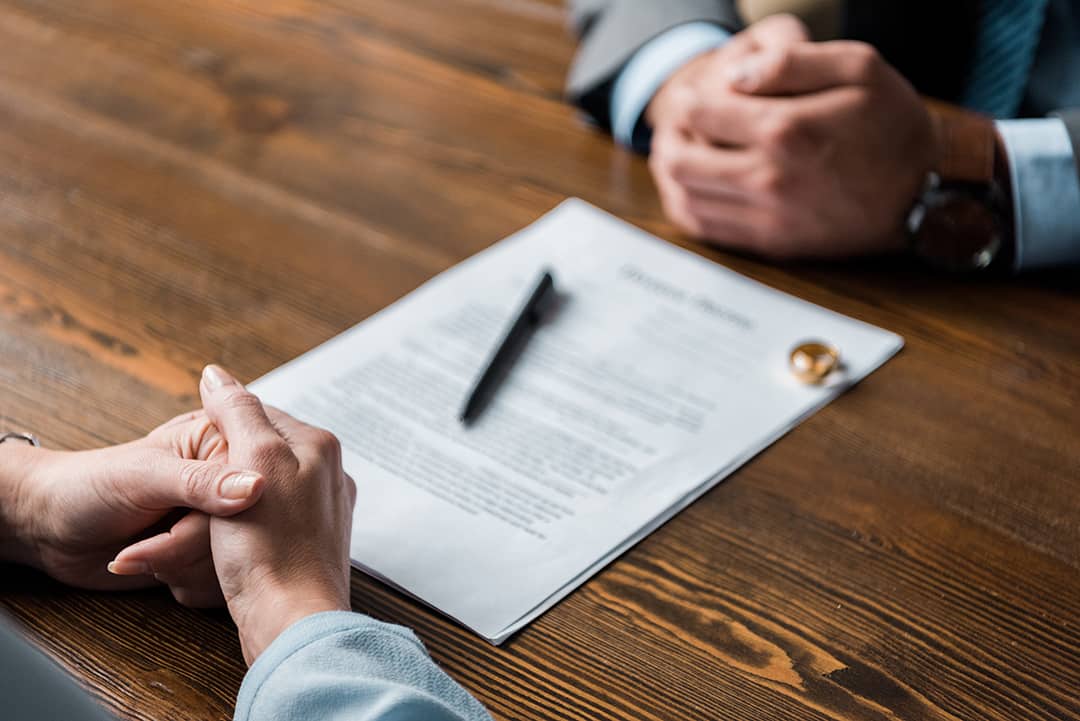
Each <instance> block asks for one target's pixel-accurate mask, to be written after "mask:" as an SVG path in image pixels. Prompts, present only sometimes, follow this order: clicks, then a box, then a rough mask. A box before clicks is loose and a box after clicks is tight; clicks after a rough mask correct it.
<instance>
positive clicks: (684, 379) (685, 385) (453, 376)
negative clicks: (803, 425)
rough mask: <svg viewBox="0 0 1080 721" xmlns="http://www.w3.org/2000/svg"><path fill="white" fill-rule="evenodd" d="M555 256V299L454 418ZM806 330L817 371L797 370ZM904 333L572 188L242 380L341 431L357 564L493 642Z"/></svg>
mask: <svg viewBox="0 0 1080 721" xmlns="http://www.w3.org/2000/svg"><path fill="white" fill-rule="evenodd" d="M545 268H549V269H551V270H552V271H553V274H554V276H555V282H556V287H557V289H558V291H559V292H560V296H561V298H562V302H561V304H560V307H559V308H558V310H557V312H555V314H554V316H553V317H552V318H550V320H549V321H547V322H546V323H545V324H544V325H543V326H541V327H540V329H539V330H538V331H537V332H536V334H535V335H534V336H533V337H532V339H531V340H530V341H529V344H528V345H527V346H526V348H525V350H524V352H523V354H522V355H521V357H520V358H519V359H518V361H517V363H516V364H515V365H514V366H513V367H512V369H511V371H510V373H509V376H508V377H507V379H506V381H505V384H504V385H502V386H501V387H500V388H499V390H498V391H497V392H496V394H495V396H494V398H493V400H492V402H491V404H490V405H489V406H488V407H487V409H486V410H485V412H484V413H483V414H482V415H481V416H480V417H479V419H478V420H477V421H476V422H475V423H474V424H473V425H472V426H470V427H469V428H467V429H466V428H463V427H462V426H461V425H460V423H459V421H458V413H459V411H460V409H461V406H462V403H463V401H464V400H465V397H466V395H467V394H468V391H469V389H470V387H471V385H472V383H473V382H474V381H475V379H476V377H477V375H478V374H479V373H480V371H481V370H482V368H483V366H484V364H485V361H486V359H487V357H488V356H489V355H490V354H491V352H492V350H493V347H494V346H495V345H496V344H497V343H498V340H499V338H500V337H501V335H502V333H503V331H504V330H505V328H506V326H507V324H508V323H509V322H510V321H511V319H512V317H513V316H514V314H515V312H516V311H517V310H518V308H519V306H520V305H521V303H522V302H523V301H524V299H525V296H526V295H527V294H528V292H529V291H530V290H531V288H532V287H533V285H534V284H535V282H536V280H537V278H538V276H539V274H540V272H541V271H542V269H545ZM813 339H821V340H825V341H827V342H829V343H831V344H833V345H835V346H836V347H837V348H839V349H840V351H841V353H842V358H843V367H842V371H840V372H839V374H838V375H837V376H836V377H835V378H834V379H832V381H831V382H830V383H829V384H827V385H826V386H825V387H811V386H805V385H802V384H800V383H799V382H797V381H796V380H795V379H794V378H793V377H792V376H791V374H790V372H789V370H788V355H789V353H790V351H791V349H792V348H793V347H794V346H795V345H797V344H798V343H800V342H802V341H806V340H813ZM902 345H903V341H902V340H901V339H900V338H899V337H898V336H896V335H894V334H892V333H887V332H885V331H882V330H880V329H878V328H874V327H872V326H869V325H866V324H864V323H861V322H859V321H855V320H852V319H850V318H846V317H844V316H841V315H837V314H835V313H832V312H830V311H827V310H824V309H822V308H820V307H818V306H815V305H811V304H809V303H805V302H803V301H800V300H798V299H796V298H793V297H791V296H788V295H785V294H784V293H781V292H779V291H776V290H773V289H771V288H768V287H766V286H763V285H760V284H758V283H756V282H754V281H751V280H749V279H747V278H744V277H742V276H740V275H738V274H736V273H733V272H731V271H729V270H726V269H725V268H723V267H721V266H718V265H716V264H715V263H712V262H709V261H707V260H705V259H703V258H701V257H699V256H697V255H694V254H693V253H690V252H687V251H684V250H682V249H680V248H677V247H675V246H672V245H670V244H668V243H665V242H663V241H661V240H659V239H657V238H654V237H652V236H650V235H648V234H646V233H644V232H643V231H641V230H638V229H636V228H634V227H632V226H630V225H627V224H625V223H623V222H621V221H619V220H617V219H615V218H613V217H611V216H610V215H607V214H606V213H604V212H602V211H600V210H598V209H596V208H594V207H592V206H590V205H587V204H586V203H584V202H582V201H578V200H570V201H567V202H565V203H563V204H562V205H561V206H559V207H558V208H557V209H556V210H554V211H552V212H551V213H549V214H548V215H546V216H545V217H544V218H542V219H541V220H539V221H537V222H536V223H534V224H533V225H532V226H530V227H528V228H526V229H525V230H523V231H521V232H520V233H518V234H516V235H514V236H512V237H510V238H508V239H507V240H504V241H502V242H501V243H498V244H496V245H494V246H492V247H491V248H489V249H488V250H486V251H484V252H482V253H480V254H478V255H476V256H474V257H473V258H471V259H469V260H467V261H466V262H464V263H462V264H460V265H458V266H456V267H454V268H452V269H450V270H448V271H446V272H445V273H443V274H441V275H439V276H438V277H436V278H434V279H433V280H431V281H429V282H428V283H427V284H425V285H424V286H422V287H421V288H419V289H418V290H416V291H415V292H413V293H411V294H410V295H408V296H407V297H405V298H404V299H402V300H400V301H398V302H397V303H395V304H394V305H392V306H390V307H389V308H387V309H386V310H384V311H382V312H381V313H379V314H377V315H375V316H373V317H372V318H370V319H368V320H366V321H364V322H363V323H361V324H360V325H358V326H356V327H355V328H353V329H351V330H349V331H347V332H345V333H343V334H342V335H340V336H338V337H337V338H335V339H333V340H331V341H329V342H328V343H326V344H324V345H322V346H320V347H319V348H316V349H315V350H313V351H311V352H309V353H307V354H306V355H304V356H302V357H300V358H298V359H297V360H295V361H293V362H291V363H289V364H288V365H286V366H284V367H282V368H279V369H278V370H276V371H274V372H272V373H271V374H269V375H268V376H266V377H264V378H262V379H261V380H259V381H258V382H256V383H255V384H253V385H252V390H253V391H254V392H255V393H257V394H258V395H259V396H260V397H261V398H262V399H263V401H265V402H266V403H269V404H272V405H275V406H277V407H279V408H282V409H283V410H285V411H287V412H289V413H292V414H294V415H296V416H297V417H299V418H301V419H303V420H305V421H307V422H309V423H312V424H315V425H318V426H322V427H325V428H328V429H330V430H331V431H333V432H334V433H336V434H337V435H338V437H339V438H340V439H341V441H342V444H343V446H344V458H345V468H346V470H347V471H348V472H349V473H350V475H352V477H353V478H354V479H355V480H356V483H357V487H358V493H357V499H358V500H357V503H356V513H355V517H354V522H353V523H354V525H353V537H352V558H353V562H354V564H355V565H356V566H357V567H358V568H360V569H361V570H363V571H366V572H368V573H370V574H372V575H374V576H376V577H378V578H381V579H384V580H385V581H387V582H389V583H390V584H392V585H394V586H396V587H398V588H400V589H402V590H404V591H405V592H407V593H409V594H411V595H412V596H415V597H416V598H418V599H420V600H422V601H424V602H426V603H428V604H429V605H431V606H433V607H434V608H435V609H437V610H439V611H441V612H442V613H444V614H446V615H448V616H450V617H452V618H454V619H456V620H457V621H459V622H460V623H462V624H464V625H465V626H468V627H469V628H471V629H473V630H474V631H476V632H477V633H479V634H480V635H482V636H484V637H485V638H487V639H488V640H490V641H492V642H493V643H501V642H502V641H503V640H505V639H506V638H507V637H509V636H510V635H511V634H513V633H514V632H515V631H517V630H518V629H520V628H522V627H523V626H524V625H526V624H528V623H529V622H530V621H531V620H533V619H535V618H536V617H537V616H539V615H540V614H542V613H543V612H544V611H546V610H547V609H549V608H550V607H551V606H553V605H554V604H555V603H556V602H558V601H559V599H561V598H563V597H564V596H565V595H566V594H568V593H569V592H570V591H572V590H573V589H574V588H576V587H577V586H579V585H580V584H581V583H583V582H584V581H585V580H586V579H588V578H589V576H591V575H592V574H593V573H595V572H596V571H598V570H599V569H601V568H602V567H603V566H604V565H606V564H607V563H609V562H610V561H612V560H613V559H614V558H616V557H617V556H618V555H619V554H621V553H622V552H623V551H625V550H626V549H627V548H629V547H630V546H632V545H633V544H634V543H636V542H637V541H639V540H640V539H641V538H643V537H644V536H646V535H647V534H648V533H650V532H651V531H652V530H653V529H655V528H657V527H658V526H660V525H661V524H662V523H663V522H665V521H666V520H668V519H669V518H671V517H672V516H673V515H674V514H676V513H677V512H678V511H679V510H681V509H682V508H685V507H686V506H687V505H688V504H690V503H691V502H693V501H694V500H695V499H696V498H698V497H699V496H700V495H701V494H703V493H704V492H705V491H707V490H709V489H710V488H712V487H713V486H714V485H715V484H716V483H718V482H719V481H721V480H722V479H724V478H725V477H726V476H727V475H729V474H730V473H731V472H733V471H734V470H735V469H737V468H738V467H739V466H740V465H742V464H743V463H745V462H746V461H747V460H749V459H750V458H751V457H753V456H754V455H755V454H757V453H758V452H760V451H761V450H763V449H764V448H766V447H767V446H768V445H769V444H771V443H773V442H774V441H776V440H777V439H778V438H779V437H780V436H782V435H783V434H784V433H786V432H787V431H788V430H789V429H791V428H792V427H793V426H795V425H796V424H797V423H799V422H800V421H801V420H802V419H804V418H806V417H807V416H808V415H810V414H811V413H813V412H814V411H816V410H817V409H819V408H821V407H822V406H824V405H825V404H826V403H828V402H829V401H830V400H832V399H833V398H834V397H836V396H837V395H838V394H839V393H840V392H841V391H842V390H843V389H844V388H846V387H848V386H850V385H851V384H852V383H855V382H857V381H858V380H860V379H862V378H863V377H865V376H866V375H868V374H869V373H871V372H873V371H874V370H875V369H876V368H878V366H880V365H881V364H882V363H884V362H885V361H886V360H888V359H889V358H890V357H891V356H892V355H893V354H895V353H896V352H897V351H898V350H899V349H900V348H901V346H902Z"/></svg>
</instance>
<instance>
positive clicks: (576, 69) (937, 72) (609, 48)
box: [567, 0, 1080, 172]
mask: <svg viewBox="0 0 1080 721" xmlns="http://www.w3.org/2000/svg"><path fill="white" fill-rule="evenodd" d="M979 4H980V0H847V1H846V2H845V3H844V11H843V20H842V28H843V32H842V35H843V36H844V37H847V38H851V39H856V40H863V41H866V42H869V43H871V44H873V45H875V46H876V47H877V48H878V50H880V51H881V53H882V55H884V56H885V58H886V59H887V60H888V61H889V62H890V63H892V64H893V65H894V66H895V67H896V68H898V69H899V70H900V71H901V72H902V73H904V75H905V76H906V77H907V78H908V79H909V80H910V81H911V82H912V84H913V85H915V87H916V88H917V89H918V90H919V91H920V92H921V93H922V94H924V95H928V96H931V97H936V98H940V99H942V100H946V101H956V100H957V99H958V98H959V97H960V94H961V92H962V90H963V88H964V86H965V84H966V82H967V80H968V74H969V71H970V67H969V66H970V60H971V58H972V56H973V55H974V52H973V49H974V41H975V31H976V29H977V27H978V18H979ZM570 14H571V21H572V23H573V26H574V29H575V31H576V32H577V33H578V35H579V37H580V38H581V46H580V49H579V51H578V55H577V58H576V59H575V61H574V65H573V67H572V68H571V70H570V76H569V79H568V81H567V93H568V95H569V97H570V99H571V100H572V101H573V102H574V103H576V104H577V105H578V106H580V107H581V108H582V109H583V110H585V111H586V112H587V113H588V114H589V115H591V116H592V118H593V119H594V120H596V122H597V123H598V124H600V125H601V126H602V127H604V128H610V117H609V116H610V112H609V104H610V95H611V86H612V84H613V81H614V79H615V77H616V76H617V74H618V72H619V70H620V69H621V68H622V66H623V65H625V64H626V62H627V61H628V60H629V59H630V57H631V56H632V55H633V54H634V52H635V51H637V49H638V48H640V47H641V46H642V45H643V44H644V43H646V42H648V41H649V40H650V39H652V38H654V37H656V36H657V35H660V34H661V33H663V32H664V31H665V30H668V29H670V28H672V27H675V26H677V25H681V24H683V23H686V22H691V21H694V20H705V21H709V22H714V23H717V24H719V25H721V26H723V27H725V28H727V29H729V30H731V31H733V32H736V31H738V30H740V29H741V28H742V27H743V22H742V19H741V18H740V17H739V13H738V10H737V9H736V2H735V0H570ZM1061 115H1062V117H1063V118H1064V119H1065V123H1066V125H1067V126H1068V128H1069V132H1070V135H1071V136H1072V139H1073V147H1074V148H1075V149H1076V150H1077V151H1078V154H1080V110H1074V111H1067V112H1062V113H1061ZM1078 172H1080V161H1078Z"/></svg>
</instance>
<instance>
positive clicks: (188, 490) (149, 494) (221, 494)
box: [112, 453, 266, 516]
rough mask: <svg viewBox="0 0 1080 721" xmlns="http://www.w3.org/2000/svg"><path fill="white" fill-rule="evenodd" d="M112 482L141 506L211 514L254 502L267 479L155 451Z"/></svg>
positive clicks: (229, 512) (227, 512) (243, 507)
mask: <svg viewBox="0 0 1080 721" xmlns="http://www.w3.org/2000/svg"><path fill="white" fill-rule="evenodd" d="M112 485H113V490H114V491H115V492H116V493H117V494H119V495H120V496H121V497H123V498H126V499H127V500H128V501H129V502H131V503H132V504H133V505H135V506H137V507H139V508H143V509H147V510H154V511H158V510H162V511H163V510H167V509H170V508H192V509H195V510H198V511H202V512H203V513H207V514H209V515H211V516H233V515H235V514H237V513H240V512H241V511H244V510H246V509H248V508H250V507H251V506H253V505H255V503H256V502H257V501H258V500H259V497H260V496H261V495H262V492H263V488H264V487H265V485H266V480H265V479H264V478H263V476H262V474H260V473H257V472H255V471H249V470H246V469H243V468H236V467H234V466H228V465H225V464H222V463H211V462H207V461H191V460H185V459H181V458H176V457H173V456H168V455H165V454H163V453H154V454H152V455H150V456H149V457H145V456H140V457H139V458H138V459H137V462H136V463H135V464H133V465H132V467H131V468H130V470H128V471H127V472H125V473H119V474H117V475H116V476H114V477H113V479H112Z"/></svg>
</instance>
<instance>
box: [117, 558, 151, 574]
mask: <svg viewBox="0 0 1080 721" xmlns="http://www.w3.org/2000/svg"><path fill="white" fill-rule="evenodd" d="M108 569H109V573H111V574H113V575H114V576H149V575H150V574H152V573H153V572H154V569H152V568H150V564H149V563H147V562H146V561H113V562H112V563H110V564H109V565H108Z"/></svg>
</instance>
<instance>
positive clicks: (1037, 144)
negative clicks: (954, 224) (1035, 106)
mask: <svg viewBox="0 0 1080 721" xmlns="http://www.w3.org/2000/svg"><path fill="white" fill-rule="evenodd" d="M997 127H998V131H999V132H1000V133H1001V137H1002V139H1003V140H1004V141H1005V152H1006V154H1007V155H1008V158H1009V172H1010V174H1011V176H1012V187H1013V208H1014V210H1015V212H1016V259H1015V263H1014V266H1013V267H1014V269H1015V270H1017V271H1020V270H1032V269H1035V268H1045V267H1048V266H1053V265H1065V264H1069V263H1080V176H1078V175H1077V168H1076V163H1077V161H1076V158H1075V156H1074V154H1073V153H1074V151H1073V147H1072V142H1071V141H1070V140H1069V133H1068V130H1067V129H1066V128H1065V123H1064V122H1063V121H1062V120H1060V119H1058V118H1047V119H1038V120H1002V121H999V122H998V123H997ZM1077 150H1078V151H1080V149H1077Z"/></svg>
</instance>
